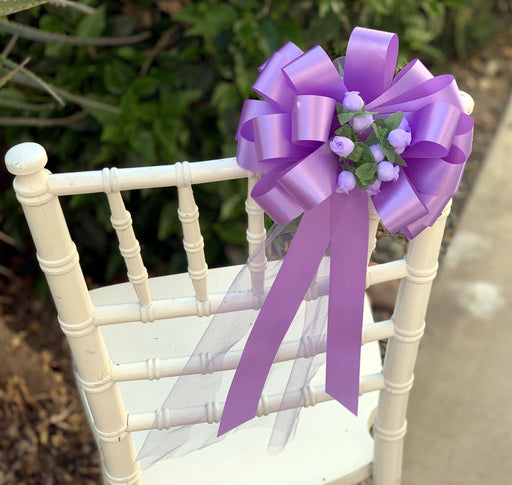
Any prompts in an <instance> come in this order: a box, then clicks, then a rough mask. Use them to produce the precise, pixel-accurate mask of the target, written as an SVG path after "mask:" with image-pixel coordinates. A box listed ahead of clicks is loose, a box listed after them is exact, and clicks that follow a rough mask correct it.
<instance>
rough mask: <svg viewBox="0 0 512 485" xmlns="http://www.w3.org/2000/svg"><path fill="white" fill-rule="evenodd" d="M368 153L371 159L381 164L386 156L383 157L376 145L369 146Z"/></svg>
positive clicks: (379, 147)
mask: <svg viewBox="0 0 512 485" xmlns="http://www.w3.org/2000/svg"><path fill="white" fill-rule="evenodd" d="M370 151H371V152H372V155H373V158H375V161H376V162H377V163H380V162H382V160H384V159H385V158H386V155H384V152H383V151H382V148H381V146H380V145H379V144H378V143H375V145H370Z"/></svg>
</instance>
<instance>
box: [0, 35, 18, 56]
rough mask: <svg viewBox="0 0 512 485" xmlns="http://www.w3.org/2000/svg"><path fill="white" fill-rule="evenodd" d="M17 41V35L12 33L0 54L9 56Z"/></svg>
mask: <svg viewBox="0 0 512 485" xmlns="http://www.w3.org/2000/svg"><path fill="white" fill-rule="evenodd" d="M17 41H18V36H17V35H13V36H12V37H11V38H10V39H9V42H7V45H6V46H5V47H4V50H3V51H2V55H3V56H4V57H9V54H10V53H11V51H12V49H13V48H14V46H15V45H16V42H17Z"/></svg>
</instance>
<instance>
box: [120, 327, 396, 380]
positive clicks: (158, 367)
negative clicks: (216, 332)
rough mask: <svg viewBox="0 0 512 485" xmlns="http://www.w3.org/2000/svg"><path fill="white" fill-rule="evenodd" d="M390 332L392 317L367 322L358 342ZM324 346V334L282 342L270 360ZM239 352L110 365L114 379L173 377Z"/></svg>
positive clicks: (229, 363)
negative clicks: (220, 356)
mask: <svg viewBox="0 0 512 485" xmlns="http://www.w3.org/2000/svg"><path fill="white" fill-rule="evenodd" d="M394 335H395V326H394V323H393V321H392V320H384V321H382V322H377V323H371V324H367V325H364V326H363V338H362V342H361V344H362V345H365V344H366V343H368V342H373V341H376V340H380V339H384V338H389V337H393V336H394ZM326 347H327V337H326V335H321V336H319V337H305V338H303V339H300V340H294V341H291V342H285V343H283V344H282V345H281V347H280V349H279V351H278V352H277V354H276V357H275V359H274V363H278V362H286V361H290V360H294V359H296V358H305V357H313V356H315V355H318V354H323V353H325V351H326ZM241 356H242V351H241V350H233V351H230V352H226V353H225V354H224V355H223V356H222V358H215V356H214V355H213V354H209V353H203V354H197V355H193V356H191V357H175V358H168V359H159V358H152V359H147V360H142V361H137V362H128V363H123V364H114V365H113V366H112V379H113V380H114V381H116V382H126V381H138V380H148V379H149V380H154V379H161V378H164V377H177V376H179V375H182V374H183V375H190V374H211V373H213V372H222V371H227V370H234V369H236V368H237V366H238V364H239V362H240V358H241ZM187 364H188V365H187Z"/></svg>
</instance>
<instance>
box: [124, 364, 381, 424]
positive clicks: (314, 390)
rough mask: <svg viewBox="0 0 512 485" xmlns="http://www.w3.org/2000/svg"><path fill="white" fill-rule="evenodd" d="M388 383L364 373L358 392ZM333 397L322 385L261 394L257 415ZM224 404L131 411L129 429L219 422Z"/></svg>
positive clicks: (379, 377)
mask: <svg viewBox="0 0 512 485" xmlns="http://www.w3.org/2000/svg"><path fill="white" fill-rule="evenodd" d="M384 386H385V382H384V377H383V375H382V373H380V372H379V373H376V374H370V375H367V376H363V377H362V378H361V380H360V385H359V394H360V395H362V394H365V393H367V392H372V391H377V390H380V389H383V388H384ZM330 400H332V397H331V396H329V394H327V393H326V392H325V390H324V387H323V386H306V387H304V388H302V389H299V390H297V391H291V392H288V393H286V394H284V395H283V394H274V395H271V396H262V397H261V398H260V401H259V404H258V411H257V414H256V415H257V416H258V417H261V416H266V415H268V414H272V413H276V412H278V411H281V410H286V409H293V408H296V407H297V406H300V407H309V406H314V405H315V404H318V403H321V402H325V401H330ZM223 409H224V403H218V402H215V401H214V402H210V403H207V404H205V405H203V406H193V407H190V408H183V409H162V410H160V409H157V410H155V411H152V412H148V413H134V414H128V419H127V426H128V427H127V430H128V431H131V432H133V431H144V430H150V429H169V428H172V427H176V426H186V425H188V424H199V423H210V424H211V423H218V422H219V421H220V418H221V416H222V411H223Z"/></svg>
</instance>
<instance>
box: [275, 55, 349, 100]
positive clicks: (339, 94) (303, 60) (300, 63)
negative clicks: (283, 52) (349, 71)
mask: <svg viewBox="0 0 512 485" xmlns="http://www.w3.org/2000/svg"><path fill="white" fill-rule="evenodd" d="M283 74H284V76H285V77H286V78H287V79H288V81H289V83H290V85H291V86H293V87H294V89H295V90H296V91H297V93H298V94H316V95H318V96H327V97H331V98H333V99H335V100H337V101H341V100H343V96H344V94H345V91H346V88H345V85H344V84H343V81H342V79H341V78H340V76H339V74H338V71H337V70H336V68H335V67H334V65H333V63H332V61H331V59H330V58H329V56H328V55H327V53H326V52H325V51H324V50H323V49H322V48H321V47H320V46H316V47H313V48H312V49H310V50H309V51H307V52H305V53H304V54H303V55H302V56H300V57H298V58H297V59H296V60H295V61H293V62H291V63H290V64H288V65H287V66H285V67H284V68H283Z"/></svg>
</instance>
